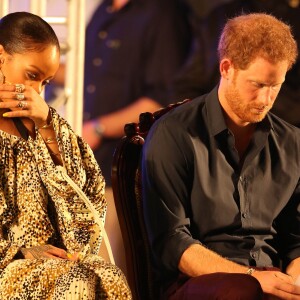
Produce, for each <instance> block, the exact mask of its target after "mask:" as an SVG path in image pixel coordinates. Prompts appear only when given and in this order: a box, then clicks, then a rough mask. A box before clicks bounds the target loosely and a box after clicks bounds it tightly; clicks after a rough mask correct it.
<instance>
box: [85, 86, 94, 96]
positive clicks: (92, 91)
mask: <svg viewBox="0 0 300 300" xmlns="http://www.w3.org/2000/svg"><path fill="white" fill-rule="evenodd" d="M86 91H87V92H88V93H89V94H93V93H95V91H96V86H95V85H93V84H89V85H88V86H87V87H86Z"/></svg>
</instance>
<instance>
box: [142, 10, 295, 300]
mask: <svg viewBox="0 0 300 300" xmlns="http://www.w3.org/2000/svg"><path fill="white" fill-rule="evenodd" d="M218 53H219V70H220V74H221V78H220V82H219V85H218V86H216V87H215V88H214V89H213V90H212V91H211V92H210V93H208V94H205V95H203V96H200V97H198V98H195V99H194V100H193V101H191V102H189V103H187V104H184V105H182V106H180V107H179V108H177V109H174V110H172V111H171V112H169V113H167V114H166V115H165V116H163V117H162V118H161V119H159V120H158V121H157V122H156V123H154V125H153V126H152V128H151V130H150V132H149V134H148V137H147V139H146V143H145V145H144V148H143V157H142V176H143V182H142V183H143V193H144V194H143V196H144V201H145V202H144V214H145V219H146V226H147V231H148V234H149V239H150V244H151V249H152V253H153V258H154V261H155V263H156V265H157V268H159V271H160V274H161V278H160V280H161V282H162V286H163V297H164V298H167V299H172V300H173V299H228V300H229V299H230V300H233V299H253V300H254V299H255V300H257V299H263V298H264V297H265V298H264V299H270V298H272V299H300V286H297V285H295V282H296V280H297V277H298V276H299V275H300V183H299V178H300V156H299V153H300V130H299V129H298V128H296V127H294V126H292V125H290V124H288V123H286V122H285V121H283V120H281V119H280V118H278V117H277V116H275V115H274V114H272V113H271V112H270V109H271V108H272V106H273V104H274V101H275V99H276V97H277V95H278V93H279V91H280V87H281V85H282V84H283V82H284V80H285V76H286V73H287V71H288V70H289V69H290V68H291V67H292V65H293V63H294V62H295V60H296V57H297V45H296V42H295V40H294V38H293V36H292V33H291V30H290V27H289V26H288V25H286V24H285V23H283V22H281V21H279V20H278V19H277V18H275V17H273V16H271V15H267V14H248V15H241V16H238V17H235V18H233V19H230V20H229V21H227V23H226V25H225V27H224V28H223V31H222V34H221V38H220V40H219V45H218ZM268 297H270V298H268Z"/></svg>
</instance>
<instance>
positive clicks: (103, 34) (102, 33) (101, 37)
mask: <svg viewBox="0 0 300 300" xmlns="http://www.w3.org/2000/svg"><path fill="white" fill-rule="evenodd" d="M98 37H99V39H101V40H104V39H105V38H106V37H107V32H106V31H104V30H102V31H100V32H99V33H98Z"/></svg>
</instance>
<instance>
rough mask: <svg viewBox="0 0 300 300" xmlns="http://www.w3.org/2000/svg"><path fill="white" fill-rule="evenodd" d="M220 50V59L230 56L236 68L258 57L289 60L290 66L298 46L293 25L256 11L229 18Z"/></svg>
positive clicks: (242, 66)
mask: <svg viewBox="0 0 300 300" xmlns="http://www.w3.org/2000/svg"><path fill="white" fill-rule="evenodd" d="M218 54H219V60H220V61H221V60H222V59H224V58H228V59H230V60H231V62H232V63H233V66H234V68H236V69H241V70H245V69H247V67H248V66H249V64H250V63H251V62H252V61H253V60H254V59H255V58H257V57H263V58H264V59H267V60H268V61H270V62H272V63H276V62H282V61H287V62H288V68H289V69H290V68H291V67H292V66H293V64H294V63H295V61H296V58H297V55H298V50H297V43H296V41H295V39H294V37H293V34H292V32H291V28H290V26H289V25H287V24H285V23H284V22H282V21H280V20H278V19H277V18H275V17H273V16H271V15H268V14H264V13H253V14H247V15H241V16H238V17H235V18H233V19H230V20H228V21H227V23H226V25H225V26H224V28H223V31H222V34H221V37H220V40H219V45H218Z"/></svg>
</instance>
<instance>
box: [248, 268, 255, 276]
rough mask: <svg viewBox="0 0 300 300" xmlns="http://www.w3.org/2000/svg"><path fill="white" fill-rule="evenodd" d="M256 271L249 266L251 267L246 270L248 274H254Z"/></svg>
mask: <svg viewBox="0 0 300 300" xmlns="http://www.w3.org/2000/svg"><path fill="white" fill-rule="evenodd" d="M254 272H255V269H253V268H249V269H248V270H247V271H246V274H248V275H252V274H253V273H254Z"/></svg>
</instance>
